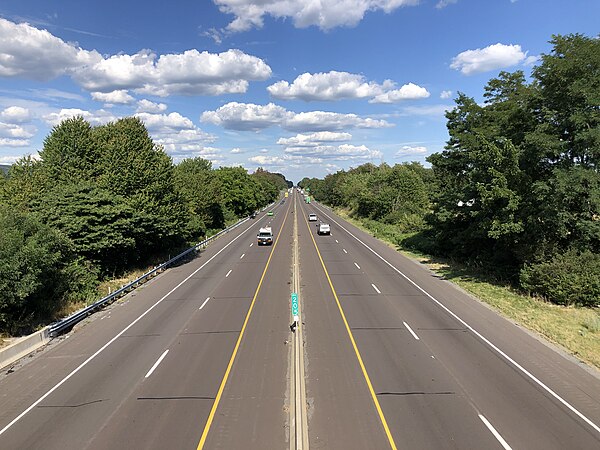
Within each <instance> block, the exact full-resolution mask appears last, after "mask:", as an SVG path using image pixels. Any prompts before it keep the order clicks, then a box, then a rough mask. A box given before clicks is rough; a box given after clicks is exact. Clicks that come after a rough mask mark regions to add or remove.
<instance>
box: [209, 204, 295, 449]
mask: <svg viewBox="0 0 600 450" xmlns="http://www.w3.org/2000/svg"><path fill="white" fill-rule="evenodd" d="M290 205H291V202H290ZM290 205H288V209H287V211H286V214H285V217H284V218H283V223H282V224H281V228H280V229H279V233H278V234H277V239H275V243H274V244H273V248H272V249H271V253H270V254H269V259H267V264H266V265H265V269H264V270H263V273H262V276H261V277H260V281H259V282H258V286H257V288H256V292H254V297H253V298H252V303H250V308H249V309H248V313H247V314H246V319H244V324H243V325H242V330H241V331H240V334H239V336H238V339H237V342H236V343H235V347H234V348H233V353H232V354H231V358H230V359H229V364H228V365H227V369H226V370H225V375H224V376H223V380H221V385H220V386H219V390H218V391H217V396H216V397H215V402H214V403H213V406H212V408H211V410H210V414H209V415H208V420H207V421H206V425H204V431H203V432H202V437H201V438H200V442H199V443H198V449H197V450H202V449H203V448H204V444H205V443H206V438H207V437H208V432H209V430H210V426H211V425H212V421H213V419H214V417H215V413H216V411H217V407H218V406H219V402H220V401H221V396H222V395H223V391H224V390H225V385H226V384H227V380H228V379H229V373H230V372H231V367H232V366H233V362H234V361H235V357H236V355H237V352H238V349H239V347H240V343H241V342H242V338H243V337H244V332H245V331H246V325H247V324H248V321H249V320H250V314H252V310H253V309H254V303H256V297H258V292H259V291H260V287H261V286H262V282H263V280H264V278H265V274H266V273H267V269H268V268H269V264H270V263H271V257H272V256H273V252H274V251H275V247H277V242H279V236H281V232H282V230H283V227H284V226H285V222H286V220H287V216H288V213H289V211H290Z"/></svg>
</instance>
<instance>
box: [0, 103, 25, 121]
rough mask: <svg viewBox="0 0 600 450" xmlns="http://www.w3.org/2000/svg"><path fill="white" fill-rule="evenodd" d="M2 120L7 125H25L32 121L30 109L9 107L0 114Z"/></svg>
mask: <svg viewBox="0 0 600 450" xmlns="http://www.w3.org/2000/svg"><path fill="white" fill-rule="evenodd" d="M0 120H1V121H2V122H5V123H23V122H29V120H31V113H30V111H29V109H28V108H23V107H21V106H9V107H8V108H6V109H4V110H2V112H0Z"/></svg>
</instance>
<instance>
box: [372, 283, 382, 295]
mask: <svg viewBox="0 0 600 450" xmlns="http://www.w3.org/2000/svg"><path fill="white" fill-rule="evenodd" d="M371 286H373V289H375V291H377V293H378V294H381V291H380V290H379V288H378V287H377V286H375V285H374V284H373V283H371Z"/></svg>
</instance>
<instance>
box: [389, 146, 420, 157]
mask: <svg viewBox="0 0 600 450" xmlns="http://www.w3.org/2000/svg"><path fill="white" fill-rule="evenodd" d="M425 153H427V147H422V146H415V147H412V146H409V145H405V146H403V147H402V148H401V149H400V150H398V151H397V152H396V157H397V158H402V157H405V156H415V155H423V154H425Z"/></svg>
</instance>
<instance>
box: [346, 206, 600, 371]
mask: <svg viewBox="0 0 600 450" xmlns="http://www.w3.org/2000/svg"><path fill="white" fill-rule="evenodd" d="M336 213H338V214H339V215H340V216H342V217H344V218H345V219H346V220H348V221H349V222H351V223H352V224H354V225H355V226H357V227H359V228H361V229H362V230H364V231H366V232H367V233H369V234H371V235H374V236H375V237H377V238H379V239H380V240H382V241H384V242H386V243H387V244H388V245H389V246H391V247H393V248H395V249H397V250H399V251H400V252H401V253H402V254H404V255H406V256H408V257H409V258H412V259H416V260H418V261H419V262H421V263H423V264H424V265H426V266H427V267H428V268H430V269H431V270H432V271H434V272H436V273H438V274H440V275H443V276H444V277H445V278H447V279H448V280H449V281H451V282H453V283H455V284H456V285H458V286H460V287H461V288H462V289H464V290H465V291H467V292H469V293H470V294H472V295H473V296H475V297H477V298H478V299H480V300H481V301H483V302H485V303H487V304H488V305H490V306H492V307H493V308H494V309H495V310H496V311H498V312H499V313H501V314H502V315H503V316H505V317H507V318H509V319H511V320H513V321H515V322H516V323H518V324H519V325H521V326H523V327H525V328H527V329H529V330H531V331H534V332H535V333H537V334H539V335H541V336H543V337H544V338H545V339H546V340H548V341H550V342H552V343H554V344H556V345H558V346H560V347H562V348H564V349H565V350H566V351H568V352H569V353H571V354H573V355H574V356H576V357H577V358H579V359H580V360H581V361H584V362H585V363H587V364H589V365H592V366H594V367H596V368H598V369H600V309H599V308H581V307H575V306H570V307H564V306H557V305H554V304H551V303H548V302H545V301H543V300H542V299H539V298H535V297H531V296H527V295H523V294H521V293H520V292H517V291H516V290H515V289H513V288H511V287H510V286H504V285H499V284H497V283H494V282H493V281H490V280H489V279H486V278H485V277H484V276H482V275H480V274H477V273H474V272H473V271H470V270H469V269H468V268H465V267H462V266H460V265H458V264H455V263H452V262H449V261H445V260H442V259H438V258H433V257H431V256H430V255H425V254H422V253H418V252H414V251H408V250H406V249H403V248H398V244H397V242H392V241H391V240H390V239H386V236H385V234H383V233H382V232H381V231H380V230H377V232H373V231H374V230H371V229H369V228H367V227H365V226H364V224H363V223H362V222H360V221H358V220H356V219H353V218H351V217H349V214H348V211H344V210H341V211H340V210H336Z"/></svg>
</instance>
